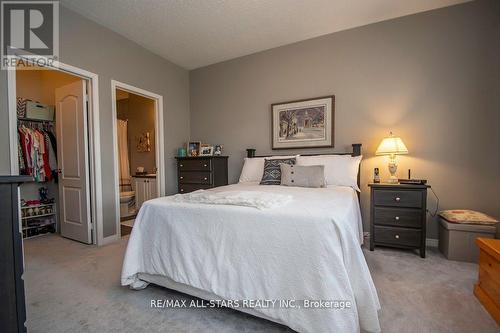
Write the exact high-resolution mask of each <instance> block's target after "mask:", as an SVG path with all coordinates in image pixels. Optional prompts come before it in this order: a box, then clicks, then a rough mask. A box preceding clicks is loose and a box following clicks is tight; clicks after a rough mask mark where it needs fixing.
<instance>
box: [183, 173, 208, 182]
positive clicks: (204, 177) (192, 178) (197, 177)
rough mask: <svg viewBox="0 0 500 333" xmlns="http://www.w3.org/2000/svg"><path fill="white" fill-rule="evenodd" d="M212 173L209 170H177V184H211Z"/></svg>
mask: <svg viewBox="0 0 500 333" xmlns="http://www.w3.org/2000/svg"><path fill="white" fill-rule="evenodd" d="M211 183H212V174H211V173H210V172H196V171H190V172H182V171H181V172H179V184H211Z"/></svg>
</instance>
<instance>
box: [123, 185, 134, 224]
mask: <svg viewBox="0 0 500 333" xmlns="http://www.w3.org/2000/svg"><path fill="white" fill-rule="evenodd" d="M131 207H135V191H125V192H120V217H122V218H123V217H127V216H130V215H133V214H134V213H135V209H132V210H131V209H130V208H131Z"/></svg>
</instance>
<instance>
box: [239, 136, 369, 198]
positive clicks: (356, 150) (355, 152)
mask: <svg viewBox="0 0 500 333" xmlns="http://www.w3.org/2000/svg"><path fill="white" fill-rule="evenodd" d="M255 151H256V150H255V149H252V148H249V149H247V157H249V158H253V157H270V156H279V155H255ZM288 155H290V154H288ZM300 155H302V156H316V155H351V156H360V155H361V143H353V144H352V152H347V153H317V154H300ZM359 171H360V170H359V169H358V187H359V188H361V184H360V177H359ZM358 195H359V194H358Z"/></svg>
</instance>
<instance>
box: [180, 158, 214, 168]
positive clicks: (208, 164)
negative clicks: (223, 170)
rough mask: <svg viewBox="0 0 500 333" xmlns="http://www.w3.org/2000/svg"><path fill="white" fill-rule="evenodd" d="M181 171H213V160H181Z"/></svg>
mask: <svg viewBox="0 0 500 333" xmlns="http://www.w3.org/2000/svg"><path fill="white" fill-rule="evenodd" d="M178 166H179V171H211V170H212V161H211V160H210V159H208V158H197V159H185V160H182V161H179V164H178Z"/></svg>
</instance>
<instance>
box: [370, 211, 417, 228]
mask: <svg viewBox="0 0 500 333" xmlns="http://www.w3.org/2000/svg"><path fill="white" fill-rule="evenodd" d="M374 215H375V216H374V218H373V223H374V224H375V225H388V226H396V227H409V228H422V210H421V209H414V208H390V207H375V208H374Z"/></svg>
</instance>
